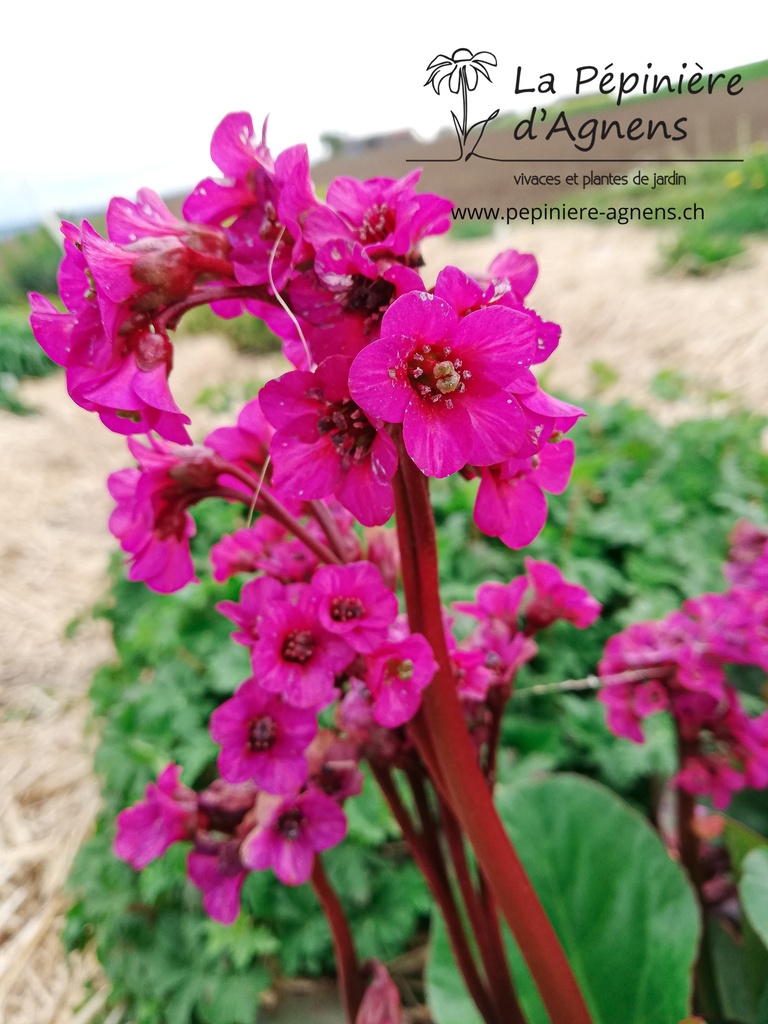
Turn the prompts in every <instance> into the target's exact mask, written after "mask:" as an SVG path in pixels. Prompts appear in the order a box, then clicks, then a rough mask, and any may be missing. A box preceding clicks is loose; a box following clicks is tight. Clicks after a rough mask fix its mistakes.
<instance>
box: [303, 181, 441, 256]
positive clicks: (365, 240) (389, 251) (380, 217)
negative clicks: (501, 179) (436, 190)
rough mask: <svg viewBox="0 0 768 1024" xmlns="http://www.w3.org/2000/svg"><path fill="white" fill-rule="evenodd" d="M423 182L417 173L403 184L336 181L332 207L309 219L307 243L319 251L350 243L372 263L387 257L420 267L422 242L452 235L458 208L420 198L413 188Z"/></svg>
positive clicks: (329, 203) (430, 197)
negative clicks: (340, 242) (452, 217)
mask: <svg viewBox="0 0 768 1024" xmlns="http://www.w3.org/2000/svg"><path fill="white" fill-rule="evenodd" d="M420 177H421V170H420V169H417V170H414V171H411V173H410V174H408V175H407V176H406V177H405V178H401V179H399V180H398V179H395V178H371V179H369V180H368V181H358V180H356V179H355V178H346V177H341V178H335V179H334V180H333V181H332V182H331V184H330V185H329V186H328V193H327V196H326V203H327V205H326V206H321V207H319V208H318V209H315V210H312V211H311V212H310V213H309V215H308V216H307V219H306V226H305V231H306V234H307V238H308V239H309V240H310V241H311V243H312V245H313V246H314V247H315V249H316V250H319V249H320V248H321V247H322V246H323V245H324V244H325V243H327V242H333V241H336V240H337V239H347V240H348V241H350V242H357V243H359V244H360V245H361V246H362V247H363V251H364V252H365V253H366V254H367V255H369V256H370V257H371V258H373V259H378V258H381V257H388V258H390V259H399V260H400V261H401V262H403V263H406V264H410V265H411V266H418V265H419V264H420V251H419V245H420V242H421V240H422V239H423V238H426V237H427V236H428V235H439V234H444V233H445V232H446V231H448V229H449V228H450V226H451V221H450V212H451V209H452V207H453V204H452V203H451V202H450V200H448V199H443V198H442V197H441V196H436V195H431V194H429V193H425V194H421V195H419V194H417V192H416V190H415V188H414V186H415V185H416V183H417V182H418V180H419V178H420Z"/></svg>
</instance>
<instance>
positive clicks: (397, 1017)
mask: <svg viewBox="0 0 768 1024" xmlns="http://www.w3.org/2000/svg"><path fill="white" fill-rule="evenodd" d="M370 966H371V968H372V970H373V979H372V980H371V982H370V984H369V985H368V988H367V989H366V990H365V995H364V996H363V999H362V1002H361V1003H360V1009H359V1010H358V1011H357V1016H356V1017H355V1024H403V1014H402V1008H401V1005H400V993H399V992H398V991H397V986H396V985H395V983H394V982H393V981H392V979H391V978H390V976H389V972H388V971H387V969H386V967H385V966H384V964H383V963H382V962H381V961H380V960H372V961H370Z"/></svg>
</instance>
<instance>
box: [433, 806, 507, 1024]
mask: <svg viewBox="0 0 768 1024" xmlns="http://www.w3.org/2000/svg"><path fill="white" fill-rule="evenodd" d="M440 819H441V821H442V824H443V834H444V835H445V839H446V842H447V844H448V850H449V853H450V856H451V861H452V863H453V870H454V872H455V873H456V881H457V882H458V884H459V890H460V892H461V898H462V900H463V901H464V906H465V907H466V910H467V914H468V915H469V920H470V923H471V925H472V931H473V932H474V935H475V939H476V940H477V945H478V948H479V950H480V957H481V959H482V961H483V964H484V965H485V970H486V973H487V975H488V980H489V983H490V987H491V998H492V999H493V1000H494V1002H495V1003H496V1006H497V1008H498V1010H499V1012H500V1013H501V1015H502V1018H503V1020H504V1021H505V1024H525V1017H524V1016H523V1011H522V1010H521V1008H520V1003H519V1002H518V1000H517V995H516V993H515V989H514V986H513V984H512V977H511V975H510V973H509V965H508V964H507V955H506V951H505V949H504V945H503V942H502V941H501V934H500V933H495V932H494V929H493V926H492V921H491V920H490V918H489V917H488V915H487V913H486V909H487V908H486V907H484V906H483V905H482V903H481V902H480V898H479V895H478V892H477V890H476V888H475V884H474V882H473V880H472V874H471V872H470V869H469V863H468V861H467V854H466V850H465V848H464V837H463V836H462V834H461V829H460V827H459V823H458V822H457V821H456V818H455V817H454V814H453V812H452V811H451V809H450V807H448V806H446V805H445V804H442V805H441V807H440ZM494 917H495V914H494Z"/></svg>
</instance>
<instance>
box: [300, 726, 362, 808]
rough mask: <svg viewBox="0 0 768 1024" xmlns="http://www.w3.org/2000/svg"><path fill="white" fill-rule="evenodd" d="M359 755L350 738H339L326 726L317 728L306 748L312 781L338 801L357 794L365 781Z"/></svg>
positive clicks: (317, 787)
mask: <svg viewBox="0 0 768 1024" xmlns="http://www.w3.org/2000/svg"><path fill="white" fill-rule="evenodd" d="M360 756H361V754H360V746H359V744H358V743H356V742H355V741H354V740H353V739H351V738H349V737H345V738H344V739H340V738H339V737H338V736H337V735H336V734H335V733H334V732H332V731H331V730H330V729H321V730H320V732H319V733H318V734H317V736H316V737H315V739H314V740H313V741H312V743H311V744H310V746H309V749H308V750H307V759H308V761H309V778H310V780H311V782H312V785H313V786H314V787H315V788H316V789H319V790H320V791H321V792H323V793H325V794H326V795H327V796H329V797H331V798H332V799H333V800H335V801H336V802H337V803H338V804H343V803H344V801H345V800H346V799H347V798H348V797H350V796H357V795H358V793H361V792H362V789H363V782H364V781H365V776H364V775H363V773H362V771H361V770H360V767H359V764H360Z"/></svg>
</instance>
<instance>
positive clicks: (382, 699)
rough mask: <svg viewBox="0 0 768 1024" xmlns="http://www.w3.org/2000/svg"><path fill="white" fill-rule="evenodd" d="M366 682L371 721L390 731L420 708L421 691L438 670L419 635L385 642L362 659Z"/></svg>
mask: <svg viewBox="0 0 768 1024" xmlns="http://www.w3.org/2000/svg"><path fill="white" fill-rule="evenodd" d="M365 662H366V666H367V675H366V682H367V686H368V689H369V690H370V692H371V695H372V696H373V711H372V714H373V719H374V721H375V722H378V724H379V725H384V726H386V727H387V728H388V729H394V728H396V727H397V726H399V725H403V724H404V723H405V722H408V721H410V719H411V718H413V716H414V715H415V714H416V712H417V711H418V710H419V707H420V706H421V691H422V690H423V689H424V688H425V687H427V686H429V684H430V683H431V682H432V679H433V677H434V675H435V672H437V670H438V667H439V666H438V664H437V662H436V661H435V657H434V655H433V653H432V648H431V647H430V646H429V643H428V642H427V640H426V639H425V638H424V637H423V636H421V634H420V633H412V634H411V635H410V636H407V637H406V638H405V639H404V640H397V641H388V642H387V643H385V644H382V645H381V646H380V647H378V648H377V649H376V650H375V651H373V653H372V654H369V655H367V656H366V659H365Z"/></svg>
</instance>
